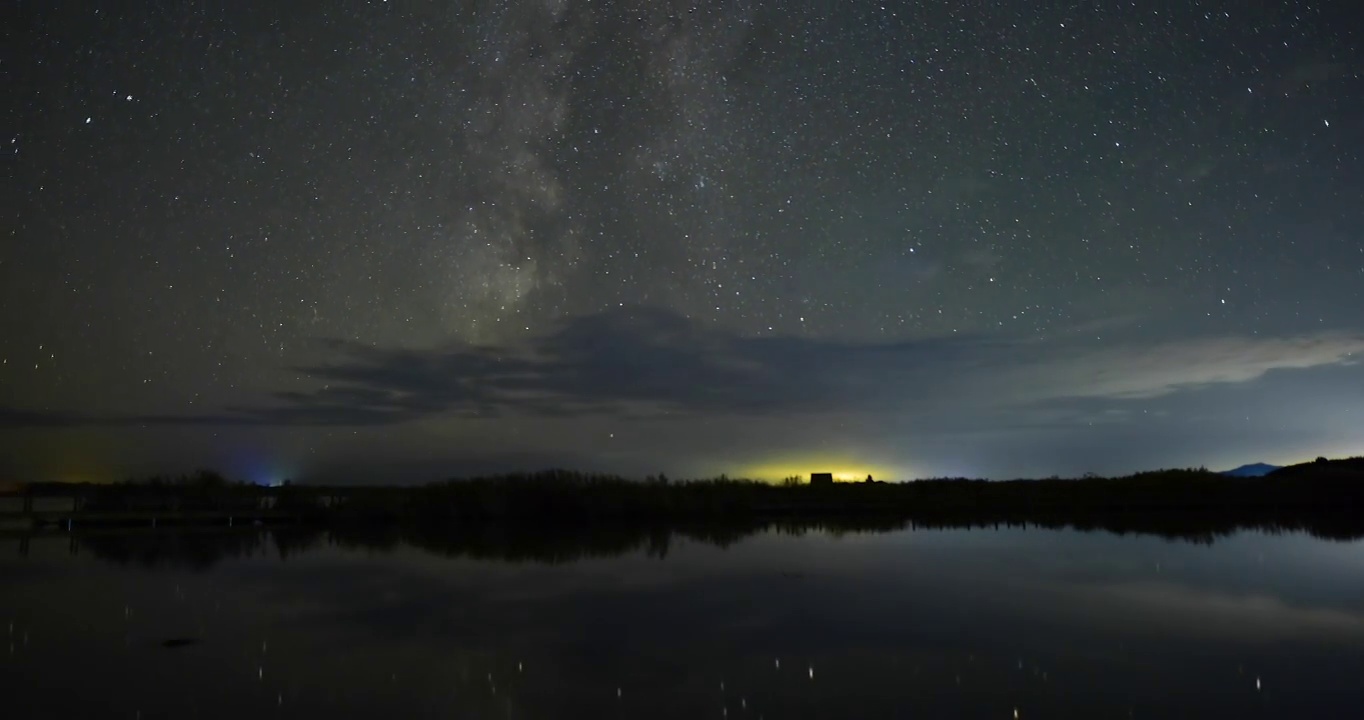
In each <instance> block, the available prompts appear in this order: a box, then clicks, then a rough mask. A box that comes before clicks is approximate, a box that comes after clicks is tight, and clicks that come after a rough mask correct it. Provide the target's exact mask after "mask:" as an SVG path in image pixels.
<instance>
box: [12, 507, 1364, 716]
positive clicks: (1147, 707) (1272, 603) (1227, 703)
mask: <svg viewBox="0 0 1364 720" xmlns="http://www.w3.org/2000/svg"><path fill="white" fill-rule="evenodd" d="M879 530H881V528H877V527H874V526H873V527H868V526H862V525H857V524H849V523H834V524H829V525H826V526H817V527H810V526H772V527H764V526H760V525H751V526H746V525H738V526H735V525H729V526H716V525H706V526H696V527H649V526H645V527H638V526H611V527H599V528H595V529H591V530H589V529H586V528H581V527H580V528H564V527H559V528H547V527H544V526H524V527H521V526H496V527H493V526H489V527H476V526H466V527H462V528H446V529H440V530H437V529H435V528H430V527H427V528H419V527H418V528H383V529H380V528H372V527H370V528H330V529H317V528H312V529H310V528H303V527H286V528H275V529H271V530H269V531H245V532H241V531H238V532H222V531H218V532H212V531H194V530H183V531H178V532H173V533H171V532H150V531H147V532H133V533H129V532H123V533H90V534H77V535H75V536H73V537H65V536H58V535H52V536H35V537H33V538H31V539H30V541H29V547H28V554H27V555H26V556H25V555H20V554H19V553H17V552H9V553H6V554H5V555H4V556H3V558H0V573H3V577H4V578H5V582H4V584H3V587H0V620H3V621H4V622H5V624H6V626H7V628H8V630H7V639H8V645H9V652H8V654H7V655H6V656H5V658H4V659H3V662H2V663H0V682H2V683H3V686H4V690H5V693H6V695H5V696H6V698H8V703H7V708H11V709H13V712H11V711H9V710H7V711H6V713H5V717H7V718H8V717H94V716H99V717H139V716H140V717H146V718H152V717H182V716H198V717H229V716H241V715H250V716H262V715H268V716H272V717H274V716H277V717H283V716H285V714H286V713H287V715H288V716H290V717H302V718H308V717H328V718H331V717H357V718H358V717H374V716H378V715H388V716H395V717H428V716H440V717H456V718H461V717H468V718H474V717H482V718H487V717H498V718H542V717H543V718H578V717H584V718H586V717H594V718H596V717H613V718H614V717H641V718H697V717H733V718H757V717H764V718H803V717H809V718H814V717H850V718H853V717H980V718H1008V717H1018V718H1042V717H1048V718H1054V717H1134V718H1140V717H1228V716H1242V717H1313V718H1330V717H1353V716H1354V713H1355V712H1356V711H1357V709H1358V707H1359V703H1360V702H1361V701H1364V693H1362V691H1361V690H1360V688H1361V683H1360V680H1361V679H1364V608H1362V607H1361V602H1360V601H1361V599H1364V563H1361V562H1360V560H1361V556H1364V546H1362V545H1361V544H1360V543H1358V542H1332V541H1324V540H1321V539H1318V538H1312V537H1310V536H1307V535H1303V534H1296V533H1281V534H1273V533H1268V532H1264V531H1256V532H1243V533H1234V534H1222V533H1215V534H1213V535H1211V536H1210V537H1211V538H1212V539H1215V540H1216V542H1215V543H1212V544H1211V545H1209V544H1207V542H1206V541H1207V540H1208V539H1210V537H1209V536H1207V535H1203V534H1198V535H1196V537H1197V539H1198V542H1171V541H1170V539H1169V538H1168V537H1158V536H1145V535H1143V536H1134V535H1126V536H1122V535H1117V534H1113V533H1091V534H1086V533H1079V532H1074V531H1054V530H1044V529H1039V528H1038V527H1036V526H1033V525H1029V526H1028V527H1027V529H1024V528H1023V527H1022V526H1012V527H1010V526H1008V525H1002V526H1000V527H999V529H998V530H996V529H995V528H994V527H993V525H991V526H990V527H988V528H985V529H981V528H975V529H971V530H962V529H956V530H943V529H924V528H922V527H919V526H914V527H913V529H911V528H908V527H906V528H905V529H902V530H894V531H891V532H880V531H879ZM72 539H74V540H75V543H76V552H75V553H74V554H73V553H72V552H71V545H70V543H71V540H72ZM72 687H80V688H81V692H78V693H73V692H70V691H69V689H70V688H72Z"/></svg>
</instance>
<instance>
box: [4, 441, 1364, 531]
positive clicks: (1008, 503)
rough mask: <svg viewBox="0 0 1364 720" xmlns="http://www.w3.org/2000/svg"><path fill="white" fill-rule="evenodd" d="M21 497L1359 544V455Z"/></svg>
mask: <svg viewBox="0 0 1364 720" xmlns="http://www.w3.org/2000/svg"><path fill="white" fill-rule="evenodd" d="M24 492H25V494H27V495H28V496H38V497H42V496H49V497H53V496H55V497H68V496H69V497H72V498H73V504H72V508H73V511H72V512H73V515H74V516H75V517H79V518H81V519H82V520H83V522H84V524H87V525H88V524H91V523H92V522H95V523H97V522H98V519H99V518H100V516H106V517H114V516H119V514H122V516H123V517H128V516H129V514H135V513H149V512H150V513H165V514H166V516H167V518H168V519H170V520H172V521H173V520H174V519H175V518H177V517H178V518H187V517H197V518H199V519H200V521H204V520H210V519H211V518H213V517H217V516H230V515H232V514H234V513H235V514H236V515H238V516H250V514H251V513H253V512H257V513H261V512H263V511H264V510H266V509H268V511H269V512H270V513H271V515H270V517H274V518H288V519H289V520H291V521H295V522H322V523H403V524H418V525H428V526H429V525H440V524H447V523H450V522H454V521H464V522H475V521H477V522H486V521H498V522H507V521H530V520H533V521H537V522H552V523H556V524H568V523H583V522H590V523H599V522H604V521H621V520H625V521H629V522H632V523H645V522H699V521H712V520H724V521H727V522H730V521H735V520H745V519H747V520H753V521H762V522H767V521H775V520H783V519H797V520H806V521H809V520H825V519H840V518H864V519H879V520H880V521H901V520H904V521H917V522H921V523H935V522H936V523H967V524H969V523H986V524H988V523H994V522H1019V523H1021V522H1031V523H1034V524H1041V525H1066V526H1072V527H1082V528H1083V527H1105V528H1108V529H1115V530H1119V531H1121V530H1123V529H1131V530H1134V531H1136V530H1138V529H1139V528H1142V527H1148V528H1166V529H1170V528H1178V527H1180V526H1186V527H1190V528H1207V527H1212V528H1235V527H1246V526H1263V527H1271V526H1272V527H1285V528H1301V529H1306V530H1309V531H1311V532H1314V533H1317V534H1319V535H1323V536H1329V537H1360V536H1364V530H1362V529H1361V528H1360V526H1364V458H1350V459H1346V460H1329V461H1328V460H1319V461H1317V462H1314V463H1306V464H1303V465H1295V466H1290V467H1287V468H1282V469H1281V470H1278V471H1275V472H1274V473H1271V474H1269V475H1266V476H1263V477H1254V478H1238V477H1229V476H1225V475H1221V474H1218V473H1213V472H1209V471H1206V470H1201V469H1198V470H1162V471H1155V472H1147V473H1139V474H1136V475H1130V476H1126V477H1119V478H1097V477H1086V478H1082V479H1073V480H1063V479H1055V478H1053V479H1045V480H1014V481H993V482H992V481H982V480H967V479H961V478H957V479H933V480H920V481H914V482H905V483H879V482H871V483H836V484H833V485H827V486H813V485H808V484H802V483H795V482H788V483H784V484H777V485H773V484H768V483H761V482H753V481H747V480H732V479H728V478H724V477H721V478H717V479H713V480H692V481H679V482H674V481H669V480H668V479H667V478H666V477H653V478H649V479H646V480H643V481H637V480H628V479H625V478H621V477H618V476H611V475H599V474H587V473H579V472H572V471H565V470H547V471H543V472H538V473H528V474H512V475H502V476H495V477H483V478H469V479H460V480H450V481H446V482H440V483H433V484H428V485H421V486H404V487H393V486H364V487H353V486H352V487H335V486H325V485H312V484H310V485H284V486H281V487H260V486H255V485H248V484H239V483H232V482H229V481H227V480H226V479H224V478H223V477H222V476H220V475H217V474H216V473H212V472H200V473H199V474H197V475H193V476H187V477H182V478H175V479H171V478H151V479H146V480H135V481H128V482H124V483H116V484H110V485H84V486H70V485H33V486H29V487H28V488H26V489H25V491H24Z"/></svg>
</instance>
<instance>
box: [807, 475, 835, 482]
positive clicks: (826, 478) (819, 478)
mask: <svg viewBox="0 0 1364 720" xmlns="http://www.w3.org/2000/svg"><path fill="white" fill-rule="evenodd" d="M810 484H811V485H833V484H834V474H833V473H810Z"/></svg>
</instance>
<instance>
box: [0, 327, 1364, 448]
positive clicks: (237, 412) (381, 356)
mask: <svg viewBox="0 0 1364 720" xmlns="http://www.w3.org/2000/svg"><path fill="white" fill-rule="evenodd" d="M324 347H325V350H326V351H327V352H328V353H330V354H331V355H332V357H333V359H332V360H330V361H327V362H322V363H317V364H312V365H307V366H302V367H297V368H294V370H296V371H298V372H299V373H301V374H303V375H305V376H307V377H309V378H311V379H312V381H313V382H314V383H315V387H314V388H312V389H310V390H306V391H299V390H290V391H287V392H279V393H276V395H275V398H276V400H277V402H276V403H275V404H272V405H268V406H244V407H231V408H227V409H225V410H224V411H223V412H222V413H217V414H209V415H198V416H175V415H139V416H129V417H119V418H97V417H90V416H82V415H79V414H73V413H53V414H46V413H37V412H28V411H22V410H0V424H4V425H10V426H42V425H47V426H54V425H55V426H61V425H98V424H117V425H141V424H170V425H175V424H180V425H195V424H226V425H232V424H236V425H298V426H377V425H392V424H398V423H403V422H408V421H414V420H419V419H423V418H428V417H436V416H440V417H446V416H456V417H465V418H491V417H498V416H502V415H531V416H543V417H565V416H584V415H592V414H616V415H627V416H630V415H649V414H664V413H666V414H669V415H674V416H677V415H687V414H692V415H698V416H718V415H726V416H777V415H788V414H796V413H833V412H841V413H846V412H853V413H868V414H876V413H895V414H896V415H897V416H901V417H903V416H906V415H914V414H921V415H922V416H923V417H925V418H930V419H935V420H940V421H941V422H943V423H944V424H946V423H950V422H951V421H952V419H953V418H954V417H955V418H968V419H972V420H974V421H977V422H980V421H983V419H985V418H990V417H994V416H996V414H999V413H1009V412H1015V413H1022V414H1023V417H1026V418H1030V419H1031V420H1035V421H1037V422H1038V423H1042V422H1050V421H1052V420H1048V418H1053V419H1054V412H1055V409H1056V406H1057V404H1058V403H1062V404H1063V403H1065V402H1067V401H1085V400H1088V401H1095V400H1099V401H1108V402H1121V401H1126V400H1135V399H1146V398H1154V397H1160V396H1163V395H1169V394H1172V393H1178V392H1182V391H1186V390H1190V389H1196V388H1200V387H1205V386H1209V385H1215V384H1233V383H1245V382H1249V381H1253V380H1255V379H1257V378H1260V377H1261V376H1263V375H1264V374H1266V373H1268V372H1270V371H1274V370H1286V369H1303V368H1313V367H1319V366H1328V365H1334V366H1339V365H1344V364H1348V363H1352V362H1354V361H1356V360H1357V359H1358V358H1359V357H1361V356H1364V336H1359V335H1350V334H1344V333H1324V334H1318V335H1313V336H1301V337H1291V338H1249V337H1225V338H1213V339H1191V340H1172V341H1168V342H1164V343H1156V344H1149V343H1148V344H1136V343H1121V342H1107V343H1102V344H1100V343H1098V342H1096V341H1093V340H1088V339H1080V338H1077V337H1075V336H1066V337H1061V338H1058V339H1053V340H1050V341H1038V340H1031V339H1021V338H993V339H991V338H980V337H969V338H960V337H948V338H931V339H925V340H916V341H906V342H896V343H883V344H865V343H861V344H859V343H848V342H835V341H825V340H815V339H808V338H796V337H749V336H741V335H736V334H733V333H731V332H727V331H725V330H721V329H717V328H708V327H703V326H702V325H700V324H699V323H696V322H694V321H691V320H688V319H686V318H684V317H682V316H680V315H676V314H673V313H671V312H667V311H663V310H656V309H638V310H618V311H613V312H607V313H602V314H597V315H590V316H584V317H578V318H574V319H571V320H567V321H565V322H563V323H562V324H561V325H559V326H558V328H557V329H556V330H555V331H553V332H551V333H549V334H547V335H544V336H541V337H538V338H535V339H533V340H530V341H528V342H525V343H522V344H519V345H503V346H491V345H469V344H459V345H450V346H445V347H441V348H435V349H428V350H413V349H389V348H378V347H372V346H368V345H361V344H356V343H351V342H345V341H329V342H327V343H325V344H324Z"/></svg>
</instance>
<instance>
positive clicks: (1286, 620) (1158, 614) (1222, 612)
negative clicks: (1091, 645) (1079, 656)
mask: <svg viewBox="0 0 1364 720" xmlns="http://www.w3.org/2000/svg"><path fill="white" fill-rule="evenodd" d="M1073 597H1074V599H1075V600H1079V602H1078V603H1077V604H1076V605H1077V606H1078V607H1075V606H1067V607H1066V612H1067V613H1070V612H1078V613H1086V612H1087V613H1091V614H1101V615H1102V616H1103V617H1105V618H1111V617H1121V618H1122V619H1123V620H1124V621H1126V622H1130V623H1131V624H1132V625H1133V626H1134V627H1145V628H1151V629H1157V628H1160V629H1165V630H1169V631H1173V632H1178V633H1180V634H1192V635H1204V636H1216V637H1217V638H1218V639H1223V640H1225V639H1233V638H1234V639H1242V640H1253V641H1258V642H1265V641H1277V640H1287V639H1295V638H1303V637H1308V638H1311V639H1313V640H1337V641H1342V642H1359V641H1361V640H1364V613H1351V612H1346V611H1344V610H1336V609H1331V608H1321V607H1306V606H1298V605H1290V604H1288V603H1286V602H1284V601H1283V600H1281V599H1280V598H1277V597H1273V596H1270V595H1264V594H1256V595H1234V594H1230V593H1224V592H1216V591H1209V590H1198V589H1195V588H1190V587H1187V586H1182V585H1175V584H1172V583H1164V582H1140V581H1138V582H1120V583H1111V584H1105V585H1101V586H1096V587H1089V588H1081V589H1078V590H1076V591H1074V593H1073Z"/></svg>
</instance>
